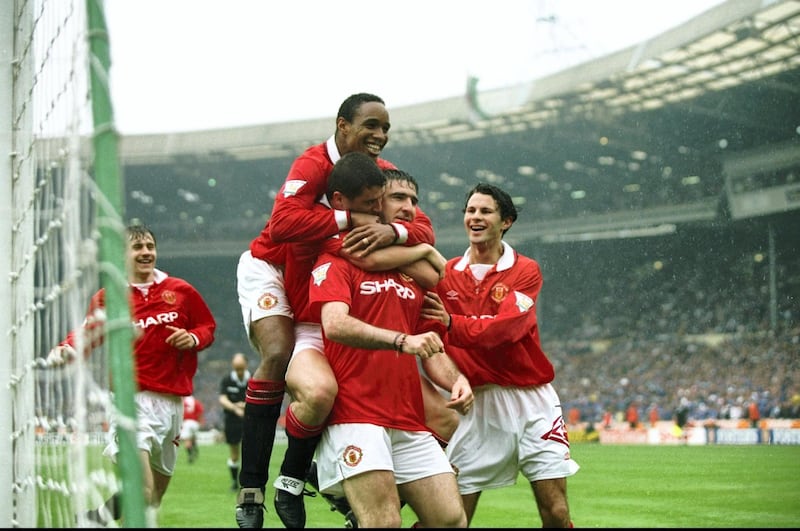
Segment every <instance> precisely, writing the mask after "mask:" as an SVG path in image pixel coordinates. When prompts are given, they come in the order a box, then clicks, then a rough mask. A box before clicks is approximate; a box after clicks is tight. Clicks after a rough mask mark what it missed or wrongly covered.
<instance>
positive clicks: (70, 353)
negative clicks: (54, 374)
mask: <svg viewBox="0 0 800 531" xmlns="http://www.w3.org/2000/svg"><path fill="white" fill-rule="evenodd" d="M76 355H77V353H76V352H75V349H74V348H72V347H71V346H69V345H58V346H57V347H53V348H52V349H51V350H50V352H49V353H48V354H47V365H48V366H50V367H60V366H62V365H64V364H65V363H71V362H72V360H74V359H75V357H76Z"/></svg>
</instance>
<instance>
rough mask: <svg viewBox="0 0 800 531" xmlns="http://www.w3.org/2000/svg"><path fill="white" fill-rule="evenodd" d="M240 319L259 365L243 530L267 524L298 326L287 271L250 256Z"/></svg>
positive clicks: (243, 271)
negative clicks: (272, 463)
mask: <svg viewBox="0 0 800 531" xmlns="http://www.w3.org/2000/svg"><path fill="white" fill-rule="evenodd" d="M236 275H237V291H238V294H239V303H240V305H241V308H242V319H243V322H244V325H245V330H247V331H248V338H249V340H250V343H251V345H252V346H253V348H254V349H255V350H256V351H257V352H258V354H259V364H258V367H257V368H256V370H255V371H254V372H253V376H252V378H250V380H249V382H248V383H247V391H246V397H245V415H244V421H243V424H242V445H241V452H242V455H241V471H240V472H239V483H240V485H241V489H240V491H239V496H238V498H237V506H236V522H237V524H238V525H239V527H255V528H260V527H262V526H263V523H264V514H263V511H264V492H265V490H266V484H267V475H268V471H269V460H270V458H271V456H272V448H273V444H274V442H275V429H276V426H277V423H278V418H279V417H280V413H281V404H282V403H283V395H284V391H285V386H286V383H285V375H286V366H287V365H288V363H289V357H290V356H291V352H292V349H293V348H294V322H293V317H294V316H293V315H292V311H291V308H290V307H289V303H288V298H287V297H286V291H285V288H284V284H283V271H282V269H280V268H278V267H275V266H273V265H271V264H269V263H267V262H264V261H263V260H258V259H255V258H253V257H252V256H251V255H250V252H249V251H247V252H245V253H243V254H242V256H241V258H240V259H239V265H238V267H237V271H236Z"/></svg>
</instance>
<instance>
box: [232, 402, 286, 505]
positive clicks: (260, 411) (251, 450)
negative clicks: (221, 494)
mask: <svg viewBox="0 0 800 531" xmlns="http://www.w3.org/2000/svg"><path fill="white" fill-rule="evenodd" d="M280 415H281V403H280V402H279V403H277V404H269V405H265V404H251V403H249V402H248V403H246V404H245V406H244V425H243V426H242V458H241V459H240V463H241V470H240V472H239V484H240V485H241V487H242V488H260V489H261V490H262V491H264V489H265V487H266V484H267V475H268V473H269V460H270V458H271V457H272V447H273V445H274V443H275V428H276V425H277V424H278V417H280Z"/></svg>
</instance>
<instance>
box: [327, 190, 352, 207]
mask: <svg viewBox="0 0 800 531" xmlns="http://www.w3.org/2000/svg"><path fill="white" fill-rule="evenodd" d="M331 208H334V209H336V210H349V203H348V201H347V198H346V197H345V195H344V194H343V193H342V192H333V195H332V196H331Z"/></svg>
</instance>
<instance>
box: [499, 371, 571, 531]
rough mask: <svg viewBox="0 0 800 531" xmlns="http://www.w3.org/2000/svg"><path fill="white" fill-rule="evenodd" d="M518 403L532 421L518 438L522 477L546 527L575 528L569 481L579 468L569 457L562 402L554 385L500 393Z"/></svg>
mask: <svg viewBox="0 0 800 531" xmlns="http://www.w3.org/2000/svg"><path fill="white" fill-rule="evenodd" d="M500 393H501V394H499V395H498V396H499V397H500V398H502V399H504V400H506V402H507V403H508V402H510V401H511V400H515V401H516V403H517V404H519V407H518V408H517V409H518V410H519V409H522V410H523V413H524V414H525V418H527V419H529V420H528V422H527V423H525V425H524V430H523V431H522V432H520V433H518V434H517V436H518V440H519V463H520V471H521V473H522V475H523V476H524V477H525V478H526V479H527V480H528V481H529V482H530V484H531V489H532V490H533V495H534V498H535V500H536V506H537V508H538V510H539V516H540V517H541V519H542V526H543V527H564V528H568V527H572V520H571V518H570V514H569V504H568V502H567V477H569V476H571V475H573V474H575V473H576V472H577V471H578V470H579V469H580V467H579V466H578V464H577V463H576V462H575V461H573V460H572V458H571V456H570V448H569V439H568V437H567V427H566V424H565V423H564V418H563V415H562V412H561V401H560V400H559V398H558V394H557V393H556V391H555V389H554V388H553V386H552V385H550V384H546V385H539V386H536V387H532V388H526V389H507V390H501V391H500Z"/></svg>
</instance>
